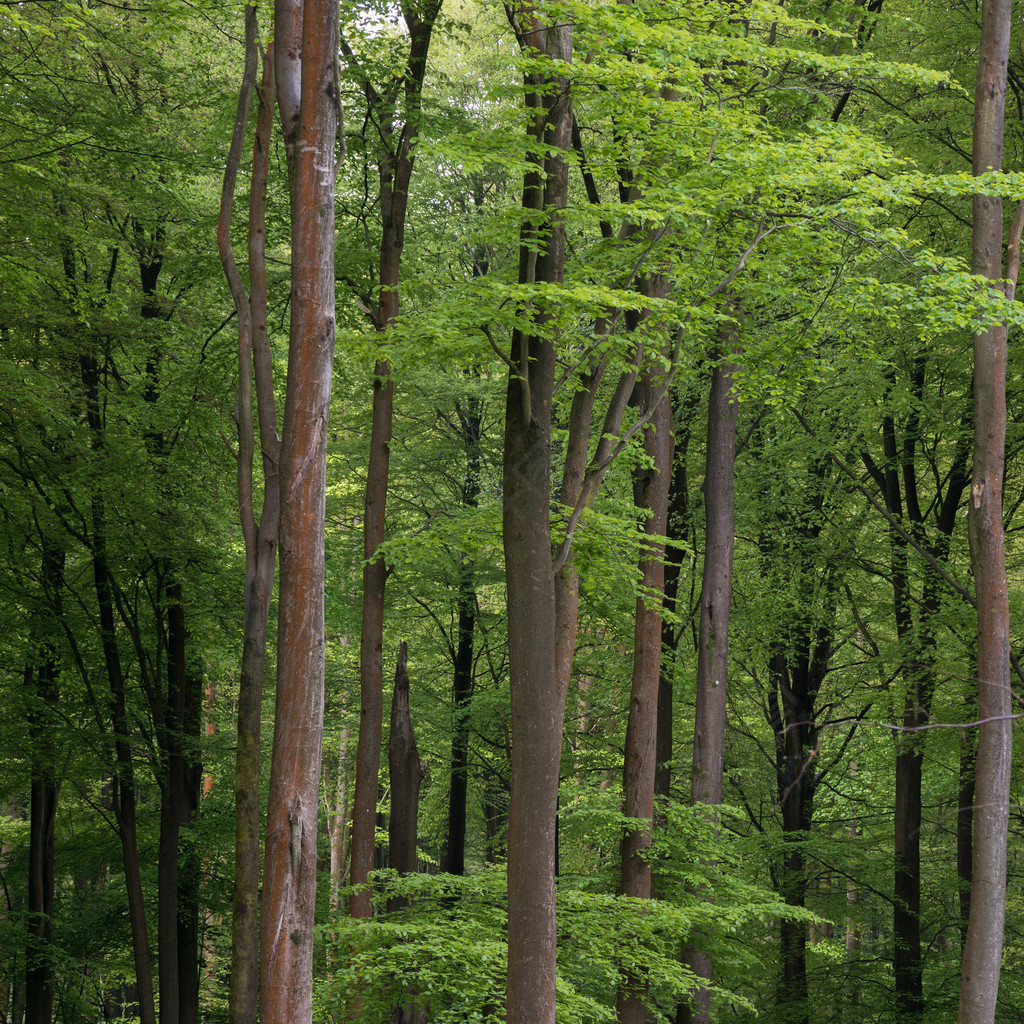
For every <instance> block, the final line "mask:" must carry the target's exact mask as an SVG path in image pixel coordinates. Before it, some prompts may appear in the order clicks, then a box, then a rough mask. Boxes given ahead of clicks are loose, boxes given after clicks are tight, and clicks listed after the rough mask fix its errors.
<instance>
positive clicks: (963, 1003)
mask: <svg viewBox="0 0 1024 1024" xmlns="http://www.w3.org/2000/svg"><path fill="white" fill-rule="evenodd" d="M1011 8H1012V5H1011V3H1010V0H984V2H983V3H982V5H981V48H980V52H979V55H978V77H977V81H976V84H975V89H974V146H973V157H974V159H973V165H972V170H973V173H974V174H975V175H982V174H985V173H987V172H989V171H998V170H1000V169H1001V168H1002V164H1003V117H1004V113H1005V106H1006V79H1007V62H1008V57H1009V51H1010V24H1011V20H1010V16H1011ZM972 213H973V222H972V232H971V269H972V270H973V271H974V273H975V274H977V275H979V276H981V277H984V278H987V279H988V280H989V281H991V282H993V284H992V286H991V287H992V288H993V289H997V290H999V291H1005V296H1006V298H1007V299H1009V300H1011V301H1012V299H1013V295H1014V290H1015V287H1016V282H1017V273H1018V270H1019V267H1020V236H1021V225H1022V223H1024V203H1022V204H1021V206H1020V207H1019V208H1018V210H1017V213H1016V215H1015V217H1014V219H1013V224H1012V226H1011V229H1010V240H1009V246H1008V260H1007V264H1008V265H1007V266H1006V267H1005V269H1004V266H1003V203H1002V200H1001V199H1000V198H999V197H998V196H991V195H985V194H983V193H981V192H979V193H977V194H976V195H975V196H974V202H973V209H972ZM1004 280H1005V282H1006V283H1005V285H1000V284H999V282H1001V281H1004ZM1006 341H1007V326H1006V324H1005V323H995V324H991V325H990V326H988V327H987V328H985V329H984V330H981V331H978V332H977V333H976V334H975V335H974V458H973V464H972V474H971V496H970V504H969V507H968V529H969V531H970V538H971V563H972V566H973V569H974V588H975V595H976V599H977V612H978V660H977V671H978V752H977V760H976V762H975V790H974V853H973V858H972V863H971V909H970V916H969V918H968V923H967V939H966V941H965V943H964V951H963V964H962V967H961V979H960V1016H959V1020H960V1024H991V1022H992V1021H994V1020H995V1016H996V997H997V995H998V992H999V970H1000V964H1001V961H1002V951H1003V921H1004V918H1005V914H1006V844H1007V827H1008V819H1009V814H1010V757H1011V753H1012V721H1011V718H1010V713H1011V707H1012V705H1011V700H1010V607H1009V593H1008V589H1007V580H1006V551H1005V546H1004V527H1003V499H1002V491H1003V470H1004V453H1005V447H1006V359H1007V347H1006Z"/></svg>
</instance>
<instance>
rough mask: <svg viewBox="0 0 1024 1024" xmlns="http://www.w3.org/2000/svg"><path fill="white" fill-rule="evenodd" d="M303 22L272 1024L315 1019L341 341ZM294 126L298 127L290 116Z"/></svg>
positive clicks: (314, 4) (275, 796) (319, 54)
mask: <svg viewBox="0 0 1024 1024" xmlns="http://www.w3.org/2000/svg"><path fill="white" fill-rule="evenodd" d="M296 16H300V17H301V25H302V27H301V39H302V48H301V54H302V60H301V78H300V86H299V96H300V101H299V118H298V122H297V124H296V127H295V130H294V132H293V133H289V135H288V136H287V137H289V138H290V140H291V141H292V142H293V145H294V175H293V181H292V202H291V209H292V226H291V228H292V230H291V236H292V290H291V329H290V335H289V345H288V383H287V387H286V390H285V410H284V430H283V435H282V438H281V452H280V467H279V469H280V500H281V520H280V529H279V543H280V561H281V579H280V593H279V613H278V633H277V638H278V654H277V694H276V711H275V720H274V745H273V753H272V761H271V768H270V798H269V804H268V809H267V837H266V853H265V862H264V863H265V868H264V876H263V894H264V898H263V913H262V921H261V929H260V1020H261V1022H262V1024H304V1022H305V1024H308V1022H309V1021H310V1020H311V1019H312V1013H313V1004H312V987H313V919H314V911H315V903H316V864H317V857H316V840H317V810H318V801H319V792H318V790H319V783H320V763H321V744H322V738H323V699H324V694H323V687H324V645H325V636H324V529H325V511H324V505H325V495H326V442H327V422H328V416H329V413H330V400H331V375H332V367H333V361H334V339H335V320H334V147H335V140H336V135H337V123H338V107H337V93H336V80H335V60H336V54H337V52H338V13H337V5H336V3H335V2H333V0H305V3H304V4H303V5H302V9H301V10H300V11H298V12H296V11H295V10H294V9H293V8H291V7H290V6H288V5H282V4H280V3H279V6H278V8H277V10H276V12H275V36H276V38H277V40H278V46H281V43H282V40H283V39H285V38H286V37H290V38H292V39H294V38H295V35H296V26H295V20H294V19H295V17H296ZM280 56H281V55H280V52H279V54H278V57H279V58H280ZM292 63H293V64H294V63H295V62H292ZM289 73H290V74H293V73H294V70H293V69H290V70H289ZM277 79H278V87H279V92H280V93H281V94H282V95H289V94H290V93H291V91H292V90H293V89H294V81H293V80H292V79H291V78H289V79H288V80H287V81H283V80H282V75H281V72H280V65H279V67H278V75H277ZM284 124H285V130H286V132H288V131H289V125H288V121H287V120H286V121H285V122H284Z"/></svg>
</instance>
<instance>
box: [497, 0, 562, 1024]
mask: <svg viewBox="0 0 1024 1024" xmlns="http://www.w3.org/2000/svg"><path fill="white" fill-rule="evenodd" d="M508 13H509V17H510V19H511V20H512V21H513V26H514V28H515V31H516V34H517V36H518V37H519V38H520V40H521V41H522V44H523V49H524V52H525V53H526V54H528V55H529V56H530V57H532V58H535V59H536V61H537V63H538V65H539V66H538V68H537V69H536V70H531V71H527V73H526V106H527V110H528V113H529V116H530V121H529V124H528V127H527V133H528V135H529V137H530V138H531V140H533V141H534V142H535V143H536V149H535V150H534V151H533V153H532V155H531V157H530V163H531V166H530V167H529V169H528V170H527V172H526V175H525V177H524V180H523V211H522V217H523V223H522V229H521V241H520V250H519V283H520V284H523V285H536V284H544V285H556V286H557V285H558V284H560V283H561V282H562V280H563V278H564V274H565V224H564V222H563V211H564V210H565V207H566V203H567V200H568V170H569V168H568V162H567V160H566V157H565V154H566V153H567V152H568V150H569V148H570V145H571V142H572V109H571V103H570V94H569V85H568V81H567V79H566V77H565V71H564V70H563V68H564V66H566V65H568V64H569V63H570V62H571V60H572V37H573V30H572V23H571V22H570V21H568V20H548V17H547V16H542V15H541V14H540V13H539V12H537V11H535V10H534V9H533V8H531V7H526V6H520V7H518V8H516V9H515V10H513V9H512V8H509V9H508ZM529 318H530V319H529V323H528V325H524V326H523V327H521V328H517V329H516V330H515V331H514V332H513V335H512V341H511V352H510V355H509V360H508V361H509V366H510V369H509V378H508V392H507V396H506V403H505V447H504V454H503V463H502V521H503V531H502V543H503V546H504V550H505V571H506V588H507V598H508V633H509V636H508V646H509V673H510V684H511V692H512V780H511V781H512V793H511V798H510V804H509V821H508V910H509V913H508V981H507V989H506V1000H507V1003H506V1017H507V1020H508V1022H509V1024H554V1020H555V948H556V947H555V943H556V925H555V831H556V815H557V813H558V776H559V763H560V760H561V753H562V723H563V717H564V713H565V693H564V692H560V687H559V686H558V681H557V677H556V669H555V662H556V646H557V641H556V632H555V574H554V564H553V562H552V558H551V524H550V497H549V495H550V487H551V399H552V392H553V390H554V379H555V341H554V337H553V336H552V334H553V329H554V319H555V311H554V309H552V308H549V307H548V305H547V302H546V301H545V300H541V301H539V302H537V303H536V304H535V306H534V308H533V309H532V310H531V311H530V313H529Z"/></svg>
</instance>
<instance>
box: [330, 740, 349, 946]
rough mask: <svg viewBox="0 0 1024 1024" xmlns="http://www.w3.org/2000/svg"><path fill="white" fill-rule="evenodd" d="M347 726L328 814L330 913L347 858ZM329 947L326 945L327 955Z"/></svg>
mask: <svg viewBox="0 0 1024 1024" xmlns="http://www.w3.org/2000/svg"><path fill="white" fill-rule="evenodd" d="M348 812H349V791H348V726H343V727H342V730H341V736H340V738H339V740H338V781H337V784H336V785H335V788H334V810H333V812H332V813H331V816H330V824H329V832H330V838H331V901H330V902H331V913H332V914H339V913H341V911H342V895H341V887H342V883H343V881H344V878H345V861H346V859H347V850H346V845H347V839H348V817H349V813H348ZM330 952H331V948H330V947H328V956H330Z"/></svg>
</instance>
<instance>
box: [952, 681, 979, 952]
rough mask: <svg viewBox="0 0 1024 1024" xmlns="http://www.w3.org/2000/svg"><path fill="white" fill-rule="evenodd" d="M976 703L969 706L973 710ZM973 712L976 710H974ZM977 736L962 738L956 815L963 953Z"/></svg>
mask: <svg viewBox="0 0 1024 1024" xmlns="http://www.w3.org/2000/svg"><path fill="white" fill-rule="evenodd" d="M972 704H973V700H968V702H967V707H968V708H972ZM972 710H973V708H972ZM975 753H976V748H975V742H974V736H973V735H971V734H969V733H968V732H967V730H966V729H965V730H964V732H963V734H962V735H961V737H960V794H959V799H958V801H957V814H956V877H957V881H958V883H959V888H960V950H961V953H962V952H963V947H964V944H965V943H966V942H967V923H968V921H970V918H971V860H972V855H973V850H972V846H973V840H974V829H973V828H972V826H973V824H974V758H975Z"/></svg>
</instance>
